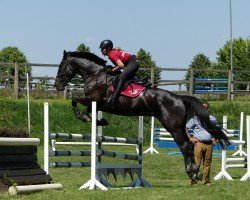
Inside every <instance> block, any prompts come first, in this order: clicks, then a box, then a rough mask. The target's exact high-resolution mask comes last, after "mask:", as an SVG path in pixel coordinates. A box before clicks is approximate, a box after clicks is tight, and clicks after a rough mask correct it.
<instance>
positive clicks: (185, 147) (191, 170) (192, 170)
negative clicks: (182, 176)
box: [172, 130, 203, 180]
mask: <svg viewBox="0 0 250 200" xmlns="http://www.w3.org/2000/svg"><path fill="white" fill-rule="evenodd" d="M172 136H173V138H174V139H175V141H176V143H177V144H178V146H179V148H180V150H181V152H182V154H183V157H184V163H185V170H186V173H187V174H188V176H189V178H190V179H191V180H202V178H203V175H202V173H201V172H200V169H199V166H197V165H196V163H195V160H194V151H193V146H192V145H191V144H190V142H189V140H188V138H187V137H186V133H185V131H183V130H178V131H176V132H174V133H173V134H172Z"/></svg>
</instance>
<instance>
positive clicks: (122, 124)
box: [0, 99, 250, 144]
mask: <svg viewBox="0 0 250 200" xmlns="http://www.w3.org/2000/svg"><path fill="white" fill-rule="evenodd" d="M45 101H48V102H49V105H50V112H49V113H50V121H49V123H50V131H51V132H67V133H90V123H83V122H81V121H80V120H78V119H76V118H75V116H74V113H73V111H72V108H71V102H70V101H69V100H32V101H31V102H30V111H31V137H39V138H40V139H43V128H44V127H43V117H44V115H43V104H44V102H45ZM0 105H1V110H0V111H1V112H0V128H11V129H13V130H16V129H21V130H23V129H26V130H27V129H28V125H27V124H28V117H27V102H26V101H25V100H24V99H22V100H10V99H0ZM210 112H211V114H212V115H214V116H215V117H216V118H217V119H218V121H219V122H221V123H222V116H223V115H227V116H228V128H232V129H238V128H239V121H240V112H244V113H245V115H246V114H248V115H250V102H238V101H236V102H222V101H216V102H215V101H213V102H210ZM103 116H104V117H105V118H106V119H107V120H108V121H109V122H110V125H109V126H107V127H105V128H104V130H103V132H104V134H105V135H111V136H120V137H136V136H137V131H138V117H124V116H116V115H110V114H106V113H104V114H103ZM144 127H145V130H144V142H145V144H148V143H149V140H150V117H145V126H144Z"/></svg>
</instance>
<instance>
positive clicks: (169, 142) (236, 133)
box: [143, 112, 246, 156]
mask: <svg viewBox="0 0 250 200" xmlns="http://www.w3.org/2000/svg"><path fill="white" fill-rule="evenodd" d="M243 120H244V114H243V112H241V116H240V128H239V129H227V116H223V128H224V130H226V135H227V136H228V137H231V138H232V137H233V138H234V139H237V141H243ZM190 134H191V135H192V130H191V132H190ZM150 136H151V138H150V147H149V148H148V149H147V150H146V151H144V152H143V153H151V154H153V153H159V152H158V151H157V150H156V149H155V148H154V145H156V146H157V147H163V148H178V145H177V144H176V142H175V141H174V138H173V137H172V136H171V134H170V133H169V132H168V131H167V130H166V129H165V128H162V127H160V128H159V127H155V118H154V117H151V135H150ZM235 146H236V144H233V143H232V145H230V146H229V147H228V149H234V148H235ZM237 146H239V150H238V151H237V152H235V153H234V154H233V155H234V156H235V155H240V156H242V155H246V153H245V152H244V151H243V150H242V146H243V144H240V142H238V144H237ZM214 148H215V149H218V148H219V145H218V144H217V145H215V147H214Z"/></svg>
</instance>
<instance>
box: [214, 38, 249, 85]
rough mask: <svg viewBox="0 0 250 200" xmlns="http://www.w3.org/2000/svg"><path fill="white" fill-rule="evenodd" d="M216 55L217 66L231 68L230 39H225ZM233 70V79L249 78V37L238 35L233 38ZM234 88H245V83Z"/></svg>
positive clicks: (245, 79) (244, 79) (247, 79)
mask: <svg viewBox="0 0 250 200" xmlns="http://www.w3.org/2000/svg"><path fill="white" fill-rule="evenodd" d="M217 55H218V57H217V62H218V66H219V67H220V68H222V69H231V50H230V41H227V42H226V44H225V45H224V47H223V48H221V49H219V51H218V52H217ZM233 70H234V80H235V81H249V80H250V38H247V39H245V40H244V39H242V38H241V37H240V38H239V39H234V40H233ZM235 70H236V71H235ZM237 70H245V71H244V72H240V71H237ZM235 88H237V89H246V85H244V84H238V85H236V87H235Z"/></svg>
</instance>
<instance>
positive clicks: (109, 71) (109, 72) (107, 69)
mask: <svg viewBox="0 0 250 200" xmlns="http://www.w3.org/2000/svg"><path fill="white" fill-rule="evenodd" d="M105 70H106V74H109V75H113V74H114V71H113V70H112V69H111V68H106V69H105Z"/></svg>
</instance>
